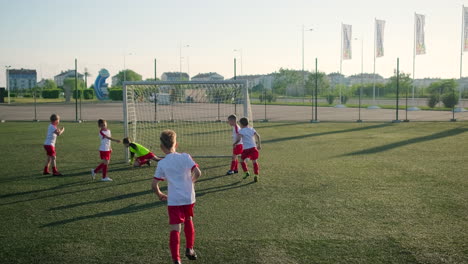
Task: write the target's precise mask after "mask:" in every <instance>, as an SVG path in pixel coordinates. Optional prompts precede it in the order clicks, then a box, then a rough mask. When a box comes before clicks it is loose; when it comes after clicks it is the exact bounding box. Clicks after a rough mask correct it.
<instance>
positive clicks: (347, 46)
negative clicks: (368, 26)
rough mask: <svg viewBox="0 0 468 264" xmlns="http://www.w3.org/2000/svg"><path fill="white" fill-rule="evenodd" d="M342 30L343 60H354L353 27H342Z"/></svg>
mask: <svg viewBox="0 0 468 264" xmlns="http://www.w3.org/2000/svg"><path fill="white" fill-rule="evenodd" d="M341 28H342V33H341V34H342V42H343V43H342V51H341V52H342V56H343V60H350V59H351V58H352V53H351V52H352V50H351V43H352V38H353V34H352V27H351V25H345V24H342V25H341Z"/></svg>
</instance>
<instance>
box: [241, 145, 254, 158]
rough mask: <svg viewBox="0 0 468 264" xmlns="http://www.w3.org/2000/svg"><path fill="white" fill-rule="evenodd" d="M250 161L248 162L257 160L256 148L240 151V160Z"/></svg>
mask: <svg viewBox="0 0 468 264" xmlns="http://www.w3.org/2000/svg"><path fill="white" fill-rule="evenodd" d="M247 158H248V159H250V160H257V159H258V149H257V148H255V147H254V148H249V149H244V151H242V155H241V159H243V160H245V159H247Z"/></svg>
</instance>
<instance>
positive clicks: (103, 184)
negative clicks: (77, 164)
mask: <svg viewBox="0 0 468 264" xmlns="http://www.w3.org/2000/svg"><path fill="white" fill-rule="evenodd" d="M141 181H148V182H149V181H151V178H146V179H139V180H133V181H128V182H124V183H119V184H114V183H107V182H100V181H91V180H90V181H89V183H86V185H87V184H102V186H99V187H94V188H87V189H80V190H76V191H68V192H62V193H56V194H51V195H44V196H41V197H36V198H30V199H24V200H20V201H13V202H8V203H1V204H0V206H2V205H10V204H17V203H23V202H30V201H36V200H40V199H47V198H53V197H59V196H62V195H69V194H75V193H82V192H88V191H95V190H101V189H105V188H109V187H115V186H120V185H125V184H131V183H136V182H141ZM54 188H55V187H52V188H49V189H41V190H37V191H31V192H20V193H13V194H7V195H10V196H16V195H26V194H33V193H38V192H45V191H52V190H54Z"/></svg>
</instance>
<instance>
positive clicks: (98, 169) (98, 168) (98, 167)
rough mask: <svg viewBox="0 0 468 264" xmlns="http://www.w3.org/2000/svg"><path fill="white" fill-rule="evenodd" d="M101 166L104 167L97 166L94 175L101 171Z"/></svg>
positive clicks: (102, 164)
mask: <svg viewBox="0 0 468 264" xmlns="http://www.w3.org/2000/svg"><path fill="white" fill-rule="evenodd" d="M102 166H104V163H101V164H99V166H97V167H96V168H95V169H94V173H98V172H99V171H100V170H101V169H102Z"/></svg>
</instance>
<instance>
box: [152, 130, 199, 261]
mask: <svg viewBox="0 0 468 264" xmlns="http://www.w3.org/2000/svg"><path fill="white" fill-rule="evenodd" d="M159 139H160V141H161V150H162V151H163V152H164V153H165V154H166V156H165V157H164V159H162V160H161V161H160V162H159V163H158V167H157V169H156V172H155V175H154V178H153V183H152V188H153V191H154V193H155V194H156V195H157V196H158V197H159V200H161V201H167V211H168V214H169V225H170V227H171V233H170V236H169V248H170V250H171V255H172V260H173V261H174V263H176V264H177V263H181V262H180V261H181V260H180V254H179V247H180V230H181V224H182V223H184V233H185V240H186V246H185V248H186V249H185V256H187V258H188V259H189V260H196V259H197V254H196V252H195V250H194V249H193V245H194V243H195V228H194V226H193V222H192V217H193V207H194V206H195V189H194V183H195V182H196V181H197V179H198V178H199V177H200V175H201V171H200V169H199V168H198V164H196V163H195V162H194V161H193V159H192V157H191V156H190V155H189V154H187V153H178V152H176V148H177V147H178V144H177V135H176V133H175V132H174V131H172V130H165V131H163V132H162V133H161V136H160V138H159ZM164 180H167V195H166V194H164V193H162V192H161V190H160V189H159V182H160V181H164Z"/></svg>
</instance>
